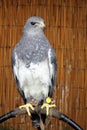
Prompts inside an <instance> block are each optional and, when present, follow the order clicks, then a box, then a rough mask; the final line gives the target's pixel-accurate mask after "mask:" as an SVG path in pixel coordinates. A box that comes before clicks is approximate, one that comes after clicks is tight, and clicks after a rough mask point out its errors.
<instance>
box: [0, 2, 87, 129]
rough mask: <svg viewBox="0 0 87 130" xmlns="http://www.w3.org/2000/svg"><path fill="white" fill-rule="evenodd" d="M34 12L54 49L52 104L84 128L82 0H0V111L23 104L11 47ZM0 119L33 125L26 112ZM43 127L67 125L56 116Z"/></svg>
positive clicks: (86, 76)
mask: <svg viewBox="0 0 87 130" xmlns="http://www.w3.org/2000/svg"><path fill="white" fill-rule="evenodd" d="M33 15H35V16H40V17H42V18H43V19H44V21H45V23H46V27H47V28H46V30H45V34H46V36H47V37H48V39H49V41H50V42H51V44H52V46H53V47H54V49H55V51H56V56H57V61H58V73H57V83H56V89H55V92H54V99H55V100H56V105H57V108H58V109H59V110H60V111H61V112H63V113H65V114H66V115H67V116H69V117H70V118H72V119H73V120H74V121H76V122H77V123H78V124H79V125H80V126H81V127H83V128H84V130H87V0H0V115H3V114H5V113H7V112H8V111H10V110H12V109H14V108H16V107H18V106H20V105H21V104H23V101H22V99H21V97H20V95H19V93H18V91H17V88H16V84H15V81H14V78H13V73H12V68H11V52H12V48H13V47H14V45H15V44H16V43H17V42H18V41H19V40H20V38H21V36H22V29H23V26H24V24H25V22H26V20H27V19H28V18H29V17H30V16H33ZM1 125H3V126H6V127H12V128H14V130H18V129H20V130H34V129H35V128H34V127H32V123H31V121H30V119H29V117H28V116H27V115H23V116H19V117H17V118H14V119H9V120H7V121H6V122H4V123H3V124H1ZM1 125H0V126H1ZM48 129H50V130H72V128H71V127H70V126H69V125H66V124H65V123H63V122H61V121H59V120H57V119H52V120H51V123H50V125H49V127H48ZM9 130H10V128H9ZM11 130H12V129H11Z"/></svg>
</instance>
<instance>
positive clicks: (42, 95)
mask: <svg viewBox="0 0 87 130" xmlns="http://www.w3.org/2000/svg"><path fill="white" fill-rule="evenodd" d="M44 28H45V24H44V20H43V19H42V18H40V17H36V16H33V17H30V18H29V19H28V20H27V21H26V24H25V26H24V29H23V35H22V38H21V39H20V41H19V42H18V43H17V44H16V46H15V47H14V49H13V51H12V69H13V73H14V78H15V80H16V83H17V88H18V91H19V93H20V95H21V96H22V98H23V100H24V103H25V105H23V106H21V107H20V108H23V107H25V108H26V110H27V112H28V114H29V115H30V116H31V119H32V122H33V124H34V126H35V127H37V128H38V129H39V130H40V118H41V119H42V122H43V123H44V122H45V119H46V115H42V116H39V115H38V114H31V113H30V111H29V108H31V109H32V110H34V107H33V105H32V101H33V100H35V101H37V102H38V104H41V105H42V108H43V107H44V106H43V104H44V102H45V100H46V99H47V100H48V103H49V102H50V100H49V98H52V95H53V91H54V86H55V81H56V70H57V64H56V55H55V51H54V49H53V48H52V47H51V45H50V43H49V41H48V39H47V38H46V36H45V34H44V32H43V30H44ZM47 97H49V98H47Z"/></svg>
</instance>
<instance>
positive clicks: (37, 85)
mask: <svg viewBox="0 0 87 130" xmlns="http://www.w3.org/2000/svg"><path fill="white" fill-rule="evenodd" d="M14 73H15V75H16V76H17V78H18V80H19V82H20V87H21V89H22V90H23V91H24V94H25V97H26V98H27V97H29V96H32V97H34V98H35V99H37V100H40V99H42V98H43V97H44V98H46V97H47V96H48V92H49V85H50V84H51V80H50V72H49V66H48V61H47V60H45V61H43V62H40V63H38V64H34V63H31V64H30V67H29V68H26V66H25V64H24V63H23V62H21V61H19V60H18V58H17V56H16V64H15V66H14Z"/></svg>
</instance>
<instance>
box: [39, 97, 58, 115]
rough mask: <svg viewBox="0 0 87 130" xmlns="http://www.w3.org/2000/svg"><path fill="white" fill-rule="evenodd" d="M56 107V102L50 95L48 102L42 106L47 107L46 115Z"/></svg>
mask: <svg viewBox="0 0 87 130" xmlns="http://www.w3.org/2000/svg"><path fill="white" fill-rule="evenodd" d="M54 107H56V105H55V103H54V102H52V100H51V98H50V97H47V98H46V103H44V104H43V105H42V106H41V109H43V108H46V115H47V116H48V115H49V109H50V108H54Z"/></svg>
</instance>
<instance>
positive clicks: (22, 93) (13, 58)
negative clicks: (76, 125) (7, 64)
mask: <svg viewBox="0 0 87 130" xmlns="http://www.w3.org/2000/svg"><path fill="white" fill-rule="evenodd" d="M11 62H12V70H13V74H14V78H15V81H16V84H17V88H18V91H19V93H20V95H21V96H22V98H23V100H24V103H26V98H25V95H24V92H23V90H22V89H21V88H20V82H19V80H18V78H17V74H16V72H15V70H14V67H15V66H16V57H15V49H14V50H13V51H12V55H11Z"/></svg>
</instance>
